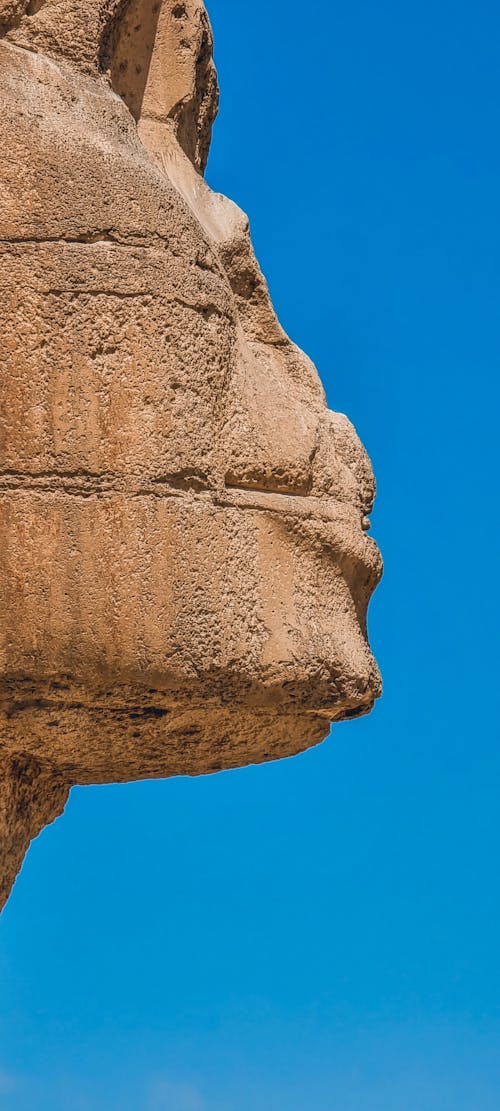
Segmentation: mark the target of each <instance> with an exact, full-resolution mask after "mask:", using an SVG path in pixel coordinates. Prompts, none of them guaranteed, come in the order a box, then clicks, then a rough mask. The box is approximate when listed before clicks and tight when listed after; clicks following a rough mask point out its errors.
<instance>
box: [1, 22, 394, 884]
mask: <svg viewBox="0 0 500 1111" xmlns="http://www.w3.org/2000/svg"><path fill="white" fill-rule="evenodd" d="M0 35H1V38H0V107H1V111H0V151H1V155H0V159H1V162H0V255H1V262H0V334H1V336H2V348H3V349H2V355H1V366H0V371H1V399H2V400H1V409H0V521H1V523H0V530H1V531H0V578H1V592H0V856H1V857H2V875H1V877H0V902H1V901H4V900H5V898H6V897H7V895H8V892H9V890H10V887H11V885H12V882H13V879H14V877H15V874H16V872H17V870H18V868H19V867H20V864H21V861H22V857H23V854H24V852H25V851H26V848H27V845H28V844H29V840H30V838H31V837H32V836H34V835H35V834H36V833H38V832H39V830H40V829H41V828H42V827H43V825H44V824H46V822H48V821H51V820H52V819H53V818H54V817H55V816H56V815H57V814H58V813H59V812H60V811H61V810H62V808H63V806H64V802H65V799H66V797H67V793H68V790H69V788H70V786H71V785H72V784H76V783H79V784H86V783H105V782H111V781H125V780H131V779H139V778H145V777H162V776H170V775H178V774H188V775H195V774H199V773H205V772H211V771H215V770H219V769H221V768H230V767H236V766H240V765H243V764H247V763H249V762H258V761H264V760H269V759H273V758H276V757H279V756H286V755H290V754H293V753H296V752H299V751H301V750H303V749H306V748H307V747H309V746H311V745H313V744H316V743H318V742H319V741H320V740H322V739H323V738H324V737H325V735H326V734H327V732H328V730H329V727H330V723H331V722H332V721H337V720H342V719H344V718H347V717H354V716H356V715H358V714H362V713H365V712H367V711H369V710H370V709H371V707H372V705H373V702H374V699H375V698H376V697H377V696H378V695H379V693H380V680H379V675H378V671H377V667H376V664H375V662H374V660H373V657H372V655H371V652H370V649H369V647H368V643H367V636H366V611H367V606H368V602H369V599H370V596H371V594H372V592H373V589H374V587H375V586H376V584H377V582H378V580H379V577H380V573H381V561H380V556H379V552H378V549H377V546H376V544H375V543H374V542H373V541H372V540H371V539H370V538H369V537H368V536H367V532H366V529H367V527H368V526H369V522H368V520H367V516H368V514H369V513H370V511H371V508H372V503H373V498H374V481H373V475H372V470H371V466H370V462H369V460H368V457H367V455H366V452H365V451H364V448H363V447H362V445H361V443H360V441H359V439H358V437H357V435H356V433H355V431H354V429H353V427H352V425H351V424H350V423H349V421H348V420H347V418H346V417H344V416H343V415H340V414H336V413H333V412H330V411H329V410H328V409H327V406H326V403H325V398H324V393H323V390H322V387H321V384H320V381H319V378H318V375H317V373H316V370H315V368H314V367H313V365H312V364H311V362H310V361H309V359H308V358H307V357H306V356H305V355H304V354H303V353H302V352H301V351H299V350H298V348H297V347H296V346H295V345H294V344H293V343H292V342H291V341H290V340H289V339H288V338H287V336H286V335H285V333H284V332H283V330H282V328H281V327H280V325H279V323H278V321H277V318H276V316H275V313H274V310H273V308H272V305H271V302H270V299H269V294H268V290H267V286H266V283H265V280H264V278H263V276H262V274H261V271H260V270H259V267H258V264H257V262H256V260H255V257H254V254H253V251H252V247H251V244H250V238H249V232H248V222H247V219H246V217H245V216H244V215H243V213H242V212H241V211H240V210H239V209H238V208H237V207H236V206H235V205H234V204H232V203H231V202H230V201H228V200H227V199H226V198H224V197H222V196H220V195H218V194H214V193H213V192H212V191H211V190H210V189H209V188H208V186H207V185H206V183H205V181H204V179H203V176H202V174H203V170H204V168H205V163H206V159H207V155H208V149H209V144H210V135H211V128H212V123H213V120H214V117H215V114H216V111H217V103H218V87H217V79H216V74H215V69H214V65H213V61H212V37H211V30H210V25H209V22H208V17H207V14H206V11H205V8H204V6H203V4H202V3H200V2H199V0H184V2H178V0H156V2H152V0H31V3H28V2H27V0H0Z"/></svg>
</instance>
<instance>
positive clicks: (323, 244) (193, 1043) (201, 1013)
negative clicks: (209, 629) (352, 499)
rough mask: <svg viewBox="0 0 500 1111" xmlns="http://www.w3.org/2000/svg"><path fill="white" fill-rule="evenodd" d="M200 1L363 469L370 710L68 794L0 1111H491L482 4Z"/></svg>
mask: <svg viewBox="0 0 500 1111" xmlns="http://www.w3.org/2000/svg"><path fill="white" fill-rule="evenodd" d="M210 11H211V16H212V19H213V23H214V29H215V33H216V45H217V63H218V68H219V73H220V78H221V85H222V106H221V113H220V118H219V122H218V124H217V126H216V130H215V137H214V146H213V152H212V156H211V160H210V164H209V171H208V178H209V180H210V182H211V184H212V185H214V186H215V187H216V188H217V189H221V190H223V191H224V192H227V193H228V194H229V195H230V196H232V197H233V198H234V199H236V200H237V201H238V202H239V203H240V204H241V205H242V207H244V208H245V209H246V210H247V211H248V212H249V213H250V216H251V220H252V225H253V235H254V241H255V245H256V248H257V251H258V254H259V257H260V260H261V262H262V265H263V268H264V270H265V272H266V274H267V276H268V279H269V282H270V286H271V290H272V293H273V296H274V300H275V303H276V306H277V308H278V310H279V312H280V315H281V318H282V320H283V323H284V324H285V326H286V327H287V328H288V330H289V332H290V333H291V335H292V336H293V338H294V339H295V340H296V341H297V342H298V343H299V344H300V345H301V346H302V347H304V348H305V349H306V350H307V351H308V352H309V353H310V354H311V355H312V356H313V358H314V359H315V361H316V363H317V365H318V367H319V369H320V372H321V374H322V377H323V379H324V381H325V384H326V387H327V390H328V396H329V401H330V404H331V405H332V406H333V407H334V408H337V409H341V410H343V411H345V412H347V413H348V414H349V415H350V416H351V417H352V419H353V420H354V421H355V423H356V425H357V427H358V429H359V431H360V433H361V435H362V437H363V439H364V441H365V443H366V444H367V446H368V448H369V451H370V453H371V455H372V457H373V460H374V463H375V468H376V472H377V476H378V481H379V499H378V503H377V509H376V511H375V513H374V535H376V537H377V539H378V540H379V542H380V544H381V546H382V549H383V553H384V556H385V562H386V573H385V579H384V582H383V585H382V587H381V588H380V589H379V591H378V593H377V596H376V599H375V601H374V603H373V605H372V609H371V621H370V627H371V636H372V641H373V644H374V647H375V650H376V654H377V656H378V659H379V661H380V663H381V666H382V670H383V674H384V680H385V695H384V698H383V701H382V702H381V703H380V704H379V705H378V706H377V708H376V710H375V712H374V714H373V715H372V716H370V717H369V718H365V719H362V720H360V721H358V722H353V723H350V724H347V725H344V726H338V727H336V728H335V730H334V732H333V735H332V737H331V739H330V740H329V741H327V742H326V743H325V744H324V745H323V746H321V747H320V748H318V749H316V750H314V751H312V752H310V753H308V754H306V755H305V756H301V757H300V758H298V759H294V760H291V761H288V762H283V763H279V764H275V765H269V766H267V767H262V768H256V769H254V768H251V769H248V770H246V771H240V772H233V773H231V774H222V775H218V776H216V777H211V778H206V779H200V780H197V781H187V780H177V781H174V780H172V781H169V782H162V783H143V784H139V785H130V786H125V787H109V788H95V789H90V788H89V789H85V790H80V789H78V790H75V791H74V792H73V795H72V798H71V801H70V804H69V806H68V809H67V812H66V814H65V816H64V818H63V819H62V820H60V821H59V822H58V823H56V825H54V826H53V827H52V828H51V829H49V830H48V831H46V832H45V833H44V835H43V836H42V837H41V838H40V839H39V840H38V841H37V842H36V843H35V845H34V846H33V848H32V850H31V852H30V854H29V857H28V860H27V863H26V865H25V868H24V870H23V874H22V878H21V880H20V882H19V883H18V885H17V887H16V889H15V892H14V895H13V897H12V900H11V902H10V904H9V906H8V908H7V910H6V912H5V915H4V918H3V921H2V925H1V927H0V979H1V990H0V1107H1V1109H2V1111H256V1109H258V1111H308V1109H311V1111H498V1108H499V1107H500V960H499V948H500V942H499V939H500V897H499V879H498V872H499V866H498V861H499V856H500V836H499V828H500V817H499V805H498V800H499V793H500V749H499V729H498V696H497V692H496V688H497V686H498V665H499V658H498V657H499V653H498V633H497V629H498V605H497V595H498V550H499V539H500V537H499V505H498V459H497V443H498V412H499V384H498V382H499V370H500V327H499V295H500V288H499V287H500V225H499V196H500V153H499V151H500V147H499V139H498V133H499V104H500V87H499V86H500V77H499V74H500V67H499V61H498V42H499V33H500V15H499V11H498V6H497V3H494V2H493V0H475V2H474V3H472V2H469V3H465V2H464V0H454V2H453V3H451V2H450V0H441V2H440V3H436V0H420V3H419V4H407V3H401V0H380V2H378V3H374V2H373V0H370V2H367V0H365V2H363V0H349V3H344V4H340V3H337V2H333V3H332V0H316V3H315V4H311V5H308V6H307V5H306V6H304V5H303V4H302V3H299V2H298V0H273V2H272V3H269V4H266V5H264V6H262V5H253V4H246V3H245V4H244V3H243V2H242V0H239V2H234V0H233V2H230V0H212V2H211V4H210ZM495 611H497V612H495Z"/></svg>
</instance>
